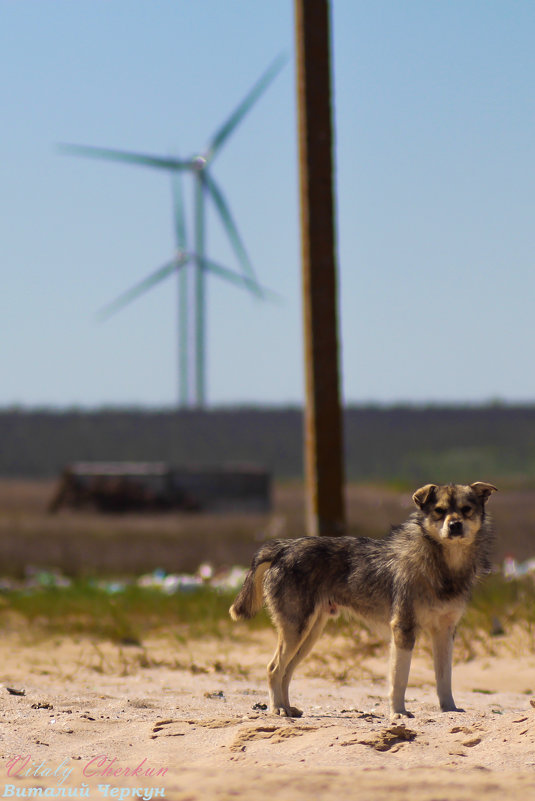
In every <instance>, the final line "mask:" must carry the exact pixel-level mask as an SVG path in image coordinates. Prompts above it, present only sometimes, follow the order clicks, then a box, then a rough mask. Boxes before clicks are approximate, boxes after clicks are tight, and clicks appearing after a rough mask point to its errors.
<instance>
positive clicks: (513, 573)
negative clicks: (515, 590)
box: [502, 556, 535, 579]
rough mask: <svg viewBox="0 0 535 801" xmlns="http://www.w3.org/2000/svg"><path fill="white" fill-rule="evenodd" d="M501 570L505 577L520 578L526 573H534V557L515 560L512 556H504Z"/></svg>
mask: <svg viewBox="0 0 535 801" xmlns="http://www.w3.org/2000/svg"><path fill="white" fill-rule="evenodd" d="M502 572H503V575H504V578H506V579H514V578H520V577H521V576H526V575H527V574H528V573H535V558H534V559H527V560H526V561H525V562H517V561H516V559H515V558H514V556H506V557H505V559H504V560H503V568H502Z"/></svg>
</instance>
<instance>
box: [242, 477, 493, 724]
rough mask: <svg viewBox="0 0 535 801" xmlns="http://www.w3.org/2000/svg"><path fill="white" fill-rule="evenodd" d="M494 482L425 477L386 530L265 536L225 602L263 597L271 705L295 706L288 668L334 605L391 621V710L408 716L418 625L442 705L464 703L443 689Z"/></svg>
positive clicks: (487, 565) (483, 555)
mask: <svg viewBox="0 0 535 801" xmlns="http://www.w3.org/2000/svg"><path fill="white" fill-rule="evenodd" d="M495 491H496V487H494V486H493V485H492V484H487V483H484V482H481V481H477V482H476V483H474V484H470V485H461V484H447V485H437V484H426V485H425V487H421V488H420V489H418V490H416V492H415V493H414V495H413V496H412V498H413V501H414V503H415V504H416V507H417V510H416V511H415V512H413V514H412V515H411V516H410V517H409V519H408V520H407V521H406V522H405V523H403V524H402V525H401V526H399V527H397V528H393V529H392V531H391V532H390V534H389V535H387V536H386V537H385V538H384V539H370V538H368V537H347V536H345V537H301V538H299V539H294V540H274V541H272V542H269V543H266V544H265V545H263V546H262V548H260V550H259V551H258V552H257V553H256V555H255V556H254V557H253V561H252V564H251V568H250V570H249V572H248V573H247V575H246V577H245V581H244V584H243V587H242V589H241V590H240V592H239V593H238V595H237V597H236V599H235V601H234V603H233V604H232V606H231V607H230V610H229V611H230V616H231V618H232V619H233V620H247V619H249V618H251V617H253V616H254V615H255V614H256V612H258V611H259V610H260V609H261V608H262V605H263V603H264V600H265V603H266V605H267V608H268V611H269V613H270V616H271V619H272V621H273V623H274V625H275V627H276V629H277V630H278V644H277V649H276V651H275V654H274V656H273V659H272V660H271V662H270V663H269V664H268V668H267V675H268V687H269V702H270V704H269V710H270V712H271V713H272V714H275V715H283V716H287V717H300V716H301V715H302V711H301V710H300V709H297V708H296V707H294V706H291V704H290V701H289V692H288V691H289V685H290V681H291V678H292V675H293V673H294V671H295V668H296V667H297V665H298V664H299V663H300V662H301V661H302V660H303V659H304V658H305V657H306V656H307V655H308V654H309V653H310V651H311V650H312V648H313V646H314V644H315V643H316V641H317V639H318V637H319V636H320V634H321V633H322V631H323V628H324V626H325V623H326V622H327V620H328V619H329V617H332V616H333V615H336V614H337V613H338V612H339V611H340V610H348V611H349V612H351V613H354V614H356V615H357V616H359V617H361V618H363V619H364V620H367V621H369V622H371V623H379V624H387V625H388V626H389V628H390V633H391V638H390V665H389V705H390V712H391V715H392V717H393V718H400V717H401V716H406V717H413V715H412V714H411V713H410V712H408V711H407V709H406V708H405V691H406V688H407V681H408V678H409V670H410V664H411V657H412V651H413V648H414V643H415V640H416V636H417V634H418V632H419V631H421V630H423V631H427V632H428V633H429V634H430V635H431V642H432V650H433V662H434V668H435V678H436V689H437V695H438V700H439V703H440V709H441V710H442V711H444V712H457V711H463V710H459V709H457V707H456V706H455V701H454V700H453V695H452V691H451V672H452V656H453V639H454V635H455V629H456V627H457V624H458V622H459V620H460V618H461V616H462V614H463V612H464V609H465V607H466V604H467V602H468V600H469V597H470V594H471V590H472V587H473V585H474V583H475V582H476V580H477V579H478V578H479V577H481V576H483V575H485V574H486V573H488V572H489V571H490V569H491V561H490V554H491V546H492V539H493V537H492V528H491V526H490V523H489V520H488V517H487V515H486V513H485V505H486V502H487V500H488V498H489V496H490V495H491V493H493V492H495Z"/></svg>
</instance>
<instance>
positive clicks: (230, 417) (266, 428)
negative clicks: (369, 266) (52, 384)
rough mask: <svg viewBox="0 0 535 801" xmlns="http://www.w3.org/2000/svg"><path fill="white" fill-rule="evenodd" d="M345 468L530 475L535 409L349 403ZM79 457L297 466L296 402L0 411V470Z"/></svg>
mask: <svg viewBox="0 0 535 801" xmlns="http://www.w3.org/2000/svg"><path fill="white" fill-rule="evenodd" d="M344 444H345V462H346V475H347V477H348V479H350V480H356V481H381V482H384V481H387V482H408V483H411V484H412V483H418V482H420V481H421V482H423V483H426V482H429V481H438V482H442V481H471V480H479V479H485V480H492V479H499V478H508V479H510V480H512V481H515V482H526V483H530V482H532V481H533V480H535V406H508V405H507V406H505V405H488V406H479V407H472V406H467V407H464V406H458V407H452V406H444V407H441V406H429V407H413V406H397V407H388V408H385V407H378V406H352V407H348V408H347V409H346V410H345V412H344ZM76 461H163V462H167V463H169V464H171V465H177V466H179V465H203V466H213V465H220V464H229V463H239V464H244V463H245V464H246V463H251V464H257V465H262V466H265V467H267V468H268V469H269V470H271V472H272V473H273V475H274V476H275V477H276V478H280V479H291V478H300V477H301V476H302V473H303V413H302V409H299V408H229V409H214V410H210V411H189V410H188V411H173V410H147V409H101V410H94V411H87V410H55V409H46V410H25V409H5V410H0V475H1V476H3V477H12V478H16V477H20V478H45V477H54V476H56V475H57V474H58V473H59V472H60V471H61V470H62V469H63V468H64V467H65V466H66V465H67V464H69V463H72V462H76Z"/></svg>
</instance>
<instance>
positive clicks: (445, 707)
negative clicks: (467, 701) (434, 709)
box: [440, 704, 466, 712]
mask: <svg viewBox="0 0 535 801" xmlns="http://www.w3.org/2000/svg"><path fill="white" fill-rule="evenodd" d="M440 711H441V712H465V711H466V710H465V709H461V707H460V706H455V704H441V705H440Z"/></svg>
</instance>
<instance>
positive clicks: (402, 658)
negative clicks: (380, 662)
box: [389, 618, 415, 718]
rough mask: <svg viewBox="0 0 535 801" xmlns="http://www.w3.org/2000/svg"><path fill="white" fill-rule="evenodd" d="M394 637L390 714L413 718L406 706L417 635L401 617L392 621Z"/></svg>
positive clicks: (391, 663) (391, 658)
mask: <svg viewBox="0 0 535 801" xmlns="http://www.w3.org/2000/svg"><path fill="white" fill-rule="evenodd" d="M391 628H392V639H391V642H390V671H389V673H390V692H389V701H390V714H391V716H392V717H396V718H398V717H401V716H402V715H404V716H406V717H408V718H412V717H414V715H413V714H412V712H408V711H407V709H406V708H405V691H406V689H407V682H408V680H409V671H410V668H411V659H412V649H413V648H414V641H415V635H414V630H413V628H412V627H410V628H408V627H406V626H402V625H401V624H400V622H399V618H394V620H393V621H392V623H391Z"/></svg>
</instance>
